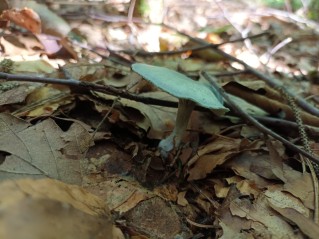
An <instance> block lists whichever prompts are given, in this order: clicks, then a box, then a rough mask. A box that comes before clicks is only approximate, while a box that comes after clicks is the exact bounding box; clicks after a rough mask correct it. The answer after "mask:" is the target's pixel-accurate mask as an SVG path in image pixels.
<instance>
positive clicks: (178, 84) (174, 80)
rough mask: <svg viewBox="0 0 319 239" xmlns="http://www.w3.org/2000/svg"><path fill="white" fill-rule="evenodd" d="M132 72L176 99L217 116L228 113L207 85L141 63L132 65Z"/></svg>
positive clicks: (165, 69) (163, 68)
mask: <svg viewBox="0 0 319 239" xmlns="http://www.w3.org/2000/svg"><path fill="white" fill-rule="evenodd" d="M132 70H133V71H134V72H136V73H137V74H139V75H141V76H142V77H143V78H144V79H145V80H147V81H149V82H151V83H152V84H154V85H155V86H156V87H158V88H160V89H161V90H163V91H165V92H167V93H169V94H170V95H172V96H175V97H177V98H178V99H186V100H191V101H193V102H195V103H196V104H198V105H200V106H202V107H205V108H208V109H211V110H212V111H213V112H214V113H215V114H217V115H223V114H225V113H226V112H228V111H229V109H228V108H226V107H224V106H223V103H222V102H221V100H220V99H218V97H217V96H216V94H215V93H214V91H215V89H214V88H213V87H212V86H210V85H209V84H205V83H202V82H198V81H194V80H192V79H191V78H189V77H187V76H185V75H183V74H181V73H179V72H177V71H174V70H170V69H168V68H165V67H159V66H153V65H148V64H142V63H134V64H132Z"/></svg>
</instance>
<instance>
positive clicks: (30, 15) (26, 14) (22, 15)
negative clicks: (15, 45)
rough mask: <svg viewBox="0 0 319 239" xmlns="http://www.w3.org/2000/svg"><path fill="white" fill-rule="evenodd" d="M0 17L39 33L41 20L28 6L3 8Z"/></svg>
mask: <svg viewBox="0 0 319 239" xmlns="http://www.w3.org/2000/svg"><path fill="white" fill-rule="evenodd" d="M1 18H2V19H5V20H9V21H12V22H14V23H15V24H17V25H19V26H20V27H23V28H25V29H27V30H29V31H30V32H32V33H34V34H39V33H41V20H40V17H39V15H38V14H37V13H36V12H35V11H33V10H32V9H30V8H23V9H10V10H5V11H3V12H2V14H1Z"/></svg>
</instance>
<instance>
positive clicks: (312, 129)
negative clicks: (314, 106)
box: [253, 116, 319, 137]
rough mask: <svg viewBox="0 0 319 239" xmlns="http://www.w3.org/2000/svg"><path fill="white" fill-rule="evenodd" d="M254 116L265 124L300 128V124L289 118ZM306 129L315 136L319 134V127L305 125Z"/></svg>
mask: <svg viewBox="0 0 319 239" xmlns="http://www.w3.org/2000/svg"><path fill="white" fill-rule="evenodd" d="M253 117H254V118H255V119H256V120H258V121H259V122H261V123H262V124H265V125H271V126H274V127H278V128H285V129H287V128H288V129H291V128H293V129H296V130H298V124H297V123H295V122H292V121H289V120H284V119H278V118H273V117H268V116H253ZM305 130H306V132H307V133H308V134H310V135H311V136H313V137H318V136H319V127H314V126H309V125H305Z"/></svg>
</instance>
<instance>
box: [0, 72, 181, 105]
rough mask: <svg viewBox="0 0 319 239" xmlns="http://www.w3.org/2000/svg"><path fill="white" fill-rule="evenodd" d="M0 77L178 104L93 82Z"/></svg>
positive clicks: (14, 76) (165, 103) (32, 77)
mask: <svg viewBox="0 0 319 239" xmlns="http://www.w3.org/2000/svg"><path fill="white" fill-rule="evenodd" d="M0 79H4V80H7V81H27V82H39V83H48V84H59V85H67V86H70V87H76V88H81V89H84V90H92V91H96V92H101V93H105V94H110V95H115V96H119V97H122V98H126V99H129V100H135V101H139V102H142V103H145V104H151V105H160V106H166V107H174V108H177V106H178V103H177V102H172V101H167V100H161V99H155V98H151V97H143V96H139V95H135V94H131V93H129V92H127V91H126V90H121V89H117V88H114V87H112V86H107V85H99V84H94V83H90V82H82V81H79V80H75V79H57V78H48V77H39V76H26V75H15V74H8V73H3V72H0Z"/></svg>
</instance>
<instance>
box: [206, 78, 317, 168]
mask: <svg viewBox="0 0 319 239" xmlns="http://www.w3.org/2000/svg"><path fill="white" fill-rule="evenodd" d="M202 74H203V76H204V78H205V79H206V80H207V81H208V82H209V83H211V84H212V85H213V87H214V88H216V89H218V91H219V92H220V93H221V95H222V96H223V98H224V99H225V100H226V102H227V104H228V107H230V108H231V110H232V111H233V112H234V113H235V112H236V113H237V114H239V115H240V116H241V117H242V118H243V119H245V120H247V121H249V122H250V123H251V124H252V125H254V126H255V127H256V128H257V129H258V130H260V131H261V132H263V133H265V134H267V135H270V136H272V137H273V138H275V139H277V140H279V141H280V142H282V143H283V144H284V145H286V146H287V147H288V148H290V149H291V150H293V151H294V152H297V153H300V154H302V155H303V156H305V157H307V158H309V159H310V160H311V161H312V162H314V163H316V164H319V158H317V157H316V156H314V155H311V154H310V153H308V152H306V151H305V150H303V149H301V148H298V147H297V146H296V145H294V144H293V143H291V142H290V141H288V140H286V139H285V138H283V137H281V136H280V135H278V134H276V133H275V132H273V131H272V130H270V129H268V128H267V127H265V126H264V125H262V124H261V123H259V122H258V121H257V120H256V119H254V118H253V117H252V116H250V115H249V114H247V113H246V112H245V111H244V110H242V109H241V108H240V107H238V106H237V104H236V103H235V102H233V101H232V100H231V99H230V97H229V96H228V94H227V93H226V92H225V91H224V89H223V88H221V87H220V86H219V85H218V84H217V83H216V82H215V80H214V78H213V77H212V76H210V75H209V74H207V72H202Z"/></svg>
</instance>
